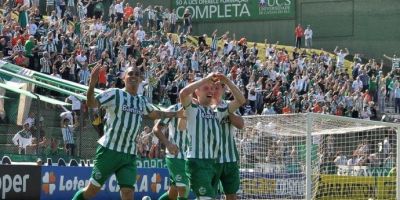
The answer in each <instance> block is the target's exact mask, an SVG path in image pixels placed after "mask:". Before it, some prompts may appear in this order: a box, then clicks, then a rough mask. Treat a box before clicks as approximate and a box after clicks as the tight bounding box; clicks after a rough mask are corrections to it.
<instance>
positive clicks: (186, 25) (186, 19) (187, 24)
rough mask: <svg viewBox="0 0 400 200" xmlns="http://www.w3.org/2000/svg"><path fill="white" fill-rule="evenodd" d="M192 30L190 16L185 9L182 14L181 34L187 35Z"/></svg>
mask: <svg viewBox="0 0 400 200" xmlns="http://www.w3.org/2000/svg"><path fill="white" fill-rule="evenodd" d="M191 29H192V14H191V13H190V11H189V9H187V8H186V9H185V12H184V13H183V34H185V35H189V34H190V33H191Z"/></svg>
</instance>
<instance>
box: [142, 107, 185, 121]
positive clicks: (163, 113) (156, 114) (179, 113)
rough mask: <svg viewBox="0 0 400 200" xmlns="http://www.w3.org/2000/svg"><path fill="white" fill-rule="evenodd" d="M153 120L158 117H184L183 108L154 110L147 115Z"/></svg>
mask: <svg viewBox="0 0 400 200" xmlns="http://www.w3.org/2000/svg"><path fill="white" fill-rule="evenodd" d="M147 116H148V117H149V118H150V119H151V120H156V119H165V118H173V117H176V118H182V117H183V109H180V110H179V111H172V112H171V111H162V110H153V111H152V112H150V113H149V114H148V115H147Z"/></svg>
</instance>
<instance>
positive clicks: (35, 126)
mask: <svg viewBox="0 0 400 200" xmlns="http://www.w3.org/2000/svg"><path fill="white" fill-rule="evenodd" d="M37 92H39V93H42V92H43V91H37ZM48 95H50V96H51V95H52V94H48ZM54 98H55V99H57V100H59V101H67V102H68V103H71V104H72V105H73V106H65V107H64V106H59V105H52V104H49V103H45V102H43V101H40V100H38V99H32V98H28V97H26V96H23V95H19V94H17V93H14V92H9V91H7V92H6V93H5V94H4V95H2V100H3V101H2V102H1V103H2V105H1V106H2V108H4V109H2V110H4V113H2V116H1V117H0V152H1V154H2V155H1V156H3V155H7V156H11V157H13V158H12V159H13V160H14V161H18V160H21V161H27V160H31V161H33V160H34V159H36V158H37V157H41V158H49V157H53V158H66V159H69V158H72V157H73V158H79V159H85V160H86V159H92V158H94V155H95V151H96V146H97V140H98V139H99V137H100V132H101V129H102V126H101V124H99V123H101V122H102V120H101V118H102V115H100V114H99V115H98V113H97V112H89V111H88V109H87V107H86V106H85V103H84V102H80V101H77V99H74V98H73V97H72V98H69V97H65V96H64V97H54ZM68 99H73V100H74V101H73V102H71V101H70V100H68ZM76 104H78V105H76ZM79 104H80V105H79ZM76 107H78V108H80V109H76ZM73 109H75V110H73ZM96 115H98V117H100V120H99V118H97V117H96ZM66 124H67V125H70V126H69V127H71V128H70V129H68V128H66V126H65V125H66ZM145 126H148V127H149V128H150V129H149V130H151V128H152V126H153V121H151V120H143V123H142V127H141V129H140V130H141V131H140V132H142V130H143V128H144V127H145ZM63 128H64V129H67V130H64V131H63V130H62V129H63ZM68 131H70V132H71V133H72V135H73V148H74V149H73V152H72V151H71V145H68V146H67V143H72V142H71V141H70V142H68V141H69V140H68V138H66V137H63V134H67V133H69V132H68ZM66 132H67V133H66ZM138 138H139V139H138V140H137V141H138V142H141V143H143V142H144V143H145V144H139V146H140V145H142V146H145V147H143V148H141V149H143V150H142V152H140V153H139V154H138V157H139V158H160V157H162V156H163V150H162V148H161V147H160V146H159V145H158V146H157V149H156V150H154V147H153V142H152V141H153V137H152V134H149V133H144V134H140V135H139V137H138ZM150 151H157V153H155V154H151V155H150Z"/></svg>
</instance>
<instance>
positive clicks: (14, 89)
mask: <svg viewBox="0 0 400 200" xmlns="http://www.w3.org/2000/svg"><path fill="white" fill-rule="evenodd" d="M0 87H1V88H4V89H6V90H10V91H12V92H15V93H18V94H22V95H25V96H28V97H30V98H32V99H39V100H41V101H44V102H46V103H50V104H54V105H61V106H69V105H71V104H70V103H66V102H63V101H60V100H57V99H53V98H50V97H46V96H43V95H39V94H35V93H32V92H30V91H27V90H23V89H19V88H17V87H14V86H11V85H7V84H4V83H0Z"/></svg>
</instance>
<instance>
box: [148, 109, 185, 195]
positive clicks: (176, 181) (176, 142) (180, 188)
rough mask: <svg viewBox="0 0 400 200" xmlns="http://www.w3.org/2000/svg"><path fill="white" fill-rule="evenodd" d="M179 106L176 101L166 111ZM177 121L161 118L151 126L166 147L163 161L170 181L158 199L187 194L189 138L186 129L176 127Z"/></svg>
mask: <svg viewBox="0 0 400 200" xmlns="http://www.w3.org/2000/svg"><path fill="white" fill-rule="evenodd" d="M181 108H182V105H181V104H180V103H178V104H175V105H172V106H170V107H169V108H168V109H167V111H178V110H180V109H181ZM178 121H179V119H178V118H169V119H163V120H160V121H158V122H157V123H156V124H155V125H154V128H153V132H154V134H155V135H156V136H157V137H158V138H159V139H160V141H161V143H163V144H164V145H165V146H166V147H167V155H166V158H165V161H166V164H167V167H168V171H169V176H170V181H171V184H170V187H169V190H168V191H167V192H166V193H165V194H163V195H162V196H161V197H160V198H159V199H158V200H168V199H178V200H186V199H187V196H188V194H189V190H187V188H188V186H189V179H188V177H187V175H186V174H185V158H186V155H185V153H186V149H187V144H188V139H189V138H188V135H187V131H186V130H183V131H180V130H179V129H178ZM165 126H168V139H167V138H166V137H165V135H164V134H163V133H162V130H161V129H162V128H163V127H165Z"/></svg>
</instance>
